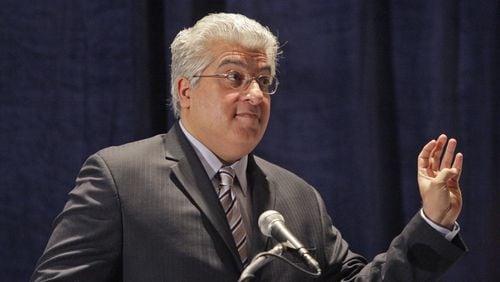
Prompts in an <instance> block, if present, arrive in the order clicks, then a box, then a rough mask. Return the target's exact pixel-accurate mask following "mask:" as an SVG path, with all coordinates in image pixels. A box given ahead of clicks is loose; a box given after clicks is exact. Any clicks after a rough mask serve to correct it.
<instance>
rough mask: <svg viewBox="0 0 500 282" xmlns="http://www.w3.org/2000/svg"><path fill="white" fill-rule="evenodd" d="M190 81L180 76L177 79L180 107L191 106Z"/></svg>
mask: <svg viewBox="0 0 500 282" xmlns="http://www.w3.org/2000/svg"><path fill="white" fill-rule="evenodd" d="M191 89H192V87H191V82H190V81H189V79H187V78H185V77H182V78H180V79H179V80H177V93H178V95H179V103H180V105H181V108H189V107H190V106H191V97H190V96H189V95H190V93H191Z"/></svg>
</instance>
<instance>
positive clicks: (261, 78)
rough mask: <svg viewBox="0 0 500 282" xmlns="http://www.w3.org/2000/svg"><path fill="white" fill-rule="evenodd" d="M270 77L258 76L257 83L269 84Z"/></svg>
mask: <svg viewBox="0 0 500 282" xmlns="http://www.w3.org/2000/svg"><path fill="white" fill-rule="evenodd" d="M271 82H272V79H271V77H269V76H265V75H262V76H259V84H260V85H262V86H269V85H271Z"/></svg>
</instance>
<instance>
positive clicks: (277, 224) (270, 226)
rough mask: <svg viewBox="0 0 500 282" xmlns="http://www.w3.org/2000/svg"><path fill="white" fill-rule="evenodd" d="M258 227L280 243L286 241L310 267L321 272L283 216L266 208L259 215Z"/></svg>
mask: <svg viewBox="0 0 500 282" xmlns="http://www.w3.org/2000/svg"><path fill="white" fill-rule="evenodd" d="M259 228H260V232H262V234H264V235H266V236H267V237H271V238H274V239H275V240H276V241H278V242H280V243H287V244H288V245H289V246H291V247H292V248H294V249H296V250H297V251H298V253H299V254H300V256H301V257H302V258H303V259H304V261H305V262H306V263H307V265H309V266H310V267H311V268H313V269H315V270H316V271H317V272H318V273H321V268H320V267H319V263H318V262H317V261H316V260H315V259H314V258H313V257H312V256H311V255H310V254H309V251H308V250H307V249H306V248H305V247H304V245H302V243H301V242H300V241H299V240H298V239H297V238H296V237H295V236H294V235H293V234H292V232H290V230H288V228H287V227H286V225H285V219H284V218H283V216H282V215H281V214H280V213H279V212H277V211H275V210H267V211H265V212H263V213H262V214H261V215H260V217H259Z"/></svg>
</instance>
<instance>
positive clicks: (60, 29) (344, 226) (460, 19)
mask: <svg viewBox="0 0 500 282" xmlns="http://www.w3.org/2000/svg"><path fill="white" fill-rule="evenodd" d="M213 11H229V12H238V13H243V14H245V15H247V16H249V17H252V18H255V19H257V20H259V21H261V22H262V23H264V24H266V25H268V26H269V28H270V29H271V31H272V32H274V33H275V34H277V35H278V37H279V39H280V41H281V42H282V44H283V46H282V49H283V51H284V54H283V56H282V59H281V61H280V66H279V79H280V82H281V84H280V89H279V93H278V94H277V95H276V96H273V101H272V115H271V122H270V125H269V128H268V131H267V134H266V136H265V138H264V140H263V141H262V143H261V144H260V145H259V146H258V148H257V150H256V153H257V154H258V155H260V156H262V157H265V158H266V159H268V160H271V161H273V162H275V163H278V164H281V165H283V166H285V167H286V168H288V169H290V170H291V171H293V172H295V173H297V174H299V175H300V176H302V177H303V178H305V179H306V180H307V181H309V182H310V183H311V184H313V185H314V186H315V187H316V188H317V189H318V190H319V192H320V193H321V195H322V196H323V198H324V200H325V202H326V204H327V206H328V209H329V212H330V215H331V216H332V219H333V221H334V224H335V225H336V226H337V227H339V229H340V230H341V231H342V233H343V235H344V237H346V239H347V240H348V241H349V242H350V244H351V247H352V249H353V250H354V251H357V252H359V253H362V254H364V255H365V256H366V257H367V258H369V259H370V258H372V257H373V256H374V255H375V254H377V253H379V252H382V251H384V250H385V249H386V248H387V246H388V245H389V243H390V241H391V239H392V238H393V237H394V236H396V235H397V234H398V233H399V232H400V230H401V229H402V228H403V227H404V225H405V223H406V222H407V221H408V220H409V218H410V217H411V216H412V215H413V214H415V212H417V211H418V209H419V205H420V197H419V194H418V188H417V185H416V157H417V154H418V152H419V151H420V149H421V147H422V146H423V145H424V144H425V143H426V142H427V141H428V140H429V139H431V138H436V137H437V136H438V135H439V134H440V133H446V134H448V135H449V136H450V137H456V138H457V139H458V141H459V150H460V151H461V152H463V153H464V155H465V167H464V173H463V176H462V179H461V183H462V190H463V191H462V192H463V196H464V207H463V210H462V214H461V217H460V218H459V222H460V224H461V226H462V234H463V237H464V239H465V240H466V242H467V243H468V245H469V247H470V253H469V254H468V255H467V256H466V257H465V258H464V259H462V260H461V261H460V262H459V263H458V264H456V265H455V266H454V267H453V268H452V269H451V270H450V271H449V273H447V275H446V276H445V278H444V279H443V280H444V281H495V279H498V277H500V270H499V268H498V266H497V265H496V263H495V261H496V258H495V257H494V255H495V251H498V250H500V243H499V242H500V228H499V224H498V222H499V219H500V214H499V210H500V209H498V207H497V208H495V203H496V201H500V197H499V192H498V191H499V186H500V180H499V177H498V174H499V173H500V170H499V168H498V166H497V164H498V163H499V162H500V149H499V147H498V146H500V113H499V112H500V98H499V97H498V96H497V95H495V93H497V94H498V93H500V84H499V81H500V75H499V73H500V32H499V30H500V1H498V0H478V1H466V0H458V1H432V0H424V1H411V0H399V1H387V0H382V1H360V0H358V1H352V0H336V1H327V0H324V1H298V0H288V1H283V0H275V1H262V0H254V1H236V0H226V1H194V0H193V1H185V0H172V1H166V0H165V1H161V0H156V1H154V0H152V1H132V0H122V1H113V0H110V1H97V0H86V1H84V0H76V1H64V0H55V1H34V2H33V1H10V0H5V1H2V2H1V3H0V145H1V146H0V160H1V161H0V189H1V190H0V226H1V227H0V229H1V230H0V246H1V249H2V251H1V252H0V253H1V255H0V272H1V273H2V274H3V277H2V280H5V281H26V280H27V279H28V277H29V275H30V273H31V271H32V270H33V267H34V264H35V262H36V260H37V258H38V257H39V256H40V255H41V253H42V251H43V249H44V247H45V244H46V242H47V239H48V236H49V235H50V230H51V222H52V220H53V218H54V217H55V216H56V215H57V214H58V213H59V212H60V211H61V209H62V207H63V206H64V203H65V201H66V195H67V193H68V192H69V190H70V189H71V188H72V185H73V181H74V178H75V177H76V174H77V173H78V170H79V168H80V166H81V164H82V162H83V160H84V159H85V158H86V157H87V156H88V155H89V154H91V153H93V152H95V151H97V150H98V149H100V148H103V147H106V146H110V145H116V144H122V143H124V142H128V141H131V140H136V139H140V138H144V137H147V136H151V135H154V134H157V133H160V132H165V131H166V130H167V128H168V127H169V126H170V125H171V124H172V123H173V118H172V116H171V114H169V113H168V110H167V107H166V98H167V97H168V91H169V85H168V80H169V78H168V75H169V50H168V46H169V44H170V42H171V41H172V39H173V37H174V36H175V34H176V33H177V32H178V31H179V30H180V29H181V28H183V27H186V26H190V25H192V24H193V23H194V21H195V20H197V19H199V18H201V17H202V16H203V15H205V14H206V13H208V12H213Z"/></svg>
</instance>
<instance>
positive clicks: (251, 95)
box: [244, 79, 264, 105]
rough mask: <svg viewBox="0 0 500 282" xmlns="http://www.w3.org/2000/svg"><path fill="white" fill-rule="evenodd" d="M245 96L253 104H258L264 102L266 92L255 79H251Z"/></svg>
mask: <svg viewBox="0 0 500 282" xmlns="http://www.w3.org/2000/svg"><path fill="white" fill-rule="evenodd" d="M244 98H245V100H248V101H249V102H250V104H252V105H258V104H260V103H261V102H262V99H264V93H263V92H262V90H261V89H260V86H259V84H258V83H257V81H255V79H254V80H252V81H250V85H249V86H248V89H247V93H246V94H245V97H244Z"/></svg>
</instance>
